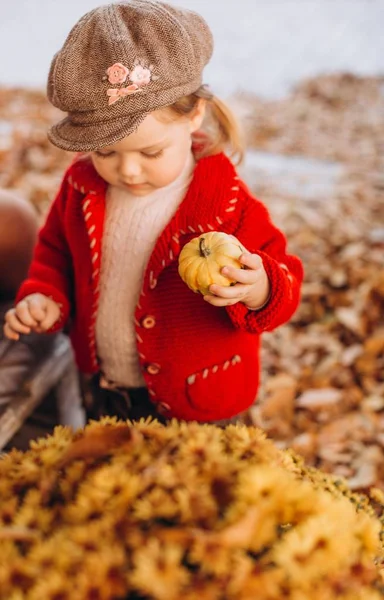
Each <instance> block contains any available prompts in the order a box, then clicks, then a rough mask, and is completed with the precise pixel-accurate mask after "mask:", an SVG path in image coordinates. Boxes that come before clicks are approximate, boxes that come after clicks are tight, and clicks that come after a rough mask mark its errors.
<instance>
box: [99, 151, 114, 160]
mask: <svg viewBox="0 0 384 600" xmlns="http://www.w3.org/2000/svg"><path fill="white" fill-rule="evenodd" d="M95 154H96V156H97V157H98V158H109V157H110V156H113V155H114V154H115V153H114V152H104V153H102V152H98V150H95Z"/></svg>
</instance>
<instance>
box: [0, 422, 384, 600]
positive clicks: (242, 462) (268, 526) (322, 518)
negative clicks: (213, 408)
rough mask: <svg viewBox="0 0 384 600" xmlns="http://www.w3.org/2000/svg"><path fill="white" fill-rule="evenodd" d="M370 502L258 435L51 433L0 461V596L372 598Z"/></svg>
mask: <svg viewBox="0 0 384 600" xmlns="http://www.w3.org/2000/svg"><path fill="white" fill-rule="evenodd" d="M382 501H383V497H382V495H381V493H380V492H379V491H376V492H375V494H373V498H372V500H369V499H368V497H367V496H363V495H357V494H353V493H351V492H350V491H349V489H348V487H347V485H346V483H345V482H344V481H343V480H341V479H336V478H332V477H331V476H326V475H324V474H322V473H321V472H320V471H317V470H315V469H308V468H306V467H305V466H304V465H303V463H302V461H301V459H299V458H298V457H297V456H296V455H295V454H294V453H292V452H290V451H281V450H278V449H277V448H276V446H275V445H274V444H273V443H272V442H271V441H270V440H268V439H266V438H265V435H264V434H263V433H262V432H261V431H260V430H259V429H257V428H247V427H245V426H229V427H227V428H226V429H219V428H217V427H214V426H208V425H198V424H196V423H190V424H183V423H182V424H177V423H176V422H173V423H171V424H169V425H168V426H163V425H160V424H159V423H157V422H156V421H155V422H140V423H137V424H135V425H132V424H130V423H122V422H120V423H118V422H116V421H115V420H114V419H104V420H103V421H102V422H100V423H96V422H94V423H91V424H90V425H88V426H87V427H86V428H85V430H84V431H81V432H79V433H76V434H73V433H72V432H71V431H70V430H69V429H65V428H57V429H56V430H55V433H54V435H53V436H51V437H47V438H44V439H43V438H42V439H40V440H37V441H35V442H32V444H31V449H30V450H29V451H28V452H26V453H22V452H20V451H17V450H14V451H12V452H11V453H10V454H9V455H6V456H5V457H4V458H3V460H1V461H0V599H1V600H21V599H22V598H25V599H27V600H35V599H36V600H42V599H44V600H67V599H68V600H86V599H89V600H97V599H100V600H109V599H132V600H133V599H136V600H138V599H142V600H144V599H148V600H150V599H151V600H152V599H153V600H178V599H180V598H183V599H185V600H192V599H193V600H196V598H199V599H201V600H204V599H207V600H214V599H215V600H232V599H233V600H251V599H256V598H257V600H281V599H282V598H284V599H287V600H309V599H310V600H324V599H327V600H333V599H335V600H336V598H337V600H359V599H361V600H379V599H380V598H383V597H384V582H383V579H382V578H381V577H380V561H381V559H382V558H383V548H382V546H381V545H380V536H383V531H384V527H383V524H384V520H383V518H382V517H380V514H381V513H382V510H383V508H384V507H383V504H380V502H382ZM380 519H381V520H380ZM380 557H381V558H380Z"/></svg>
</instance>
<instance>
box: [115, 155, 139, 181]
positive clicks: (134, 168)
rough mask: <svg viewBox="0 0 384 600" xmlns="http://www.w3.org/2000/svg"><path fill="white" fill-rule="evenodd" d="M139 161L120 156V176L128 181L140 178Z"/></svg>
mask: <svg viewBox="0 0 384 600" xmlns="http://www.w3.org/2000/svg"><path fill="white" fill-rule="evenodd" d="M140 173H141V166H140V161H139V160H138V158H136V157H135V156H132V155H131V156H122V157H121V160H120V176H121V177H122V178H123V179H126V180H128V181H130V180H132V179H135V178H136V177H138V176H140Z"/></svg>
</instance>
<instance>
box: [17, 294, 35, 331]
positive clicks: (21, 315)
mask: <svg viewBox="0 0 384 600" xmlns="http://www.w3.org/2000/svg"><path fill="white" fill-rule="evenodd" d="M14 312H15V315H16V317H17V319H18V320H19V321H20V323H22V324H23V325H26V326H27V327H36V325H37V321H36V319H34V318H33V316H32V315H31V313H30V309H29V304H28V302H27V301H26V300H22V301H21V302H19V303H18V304H17V305H16V307H15V309H14Z"/></svg>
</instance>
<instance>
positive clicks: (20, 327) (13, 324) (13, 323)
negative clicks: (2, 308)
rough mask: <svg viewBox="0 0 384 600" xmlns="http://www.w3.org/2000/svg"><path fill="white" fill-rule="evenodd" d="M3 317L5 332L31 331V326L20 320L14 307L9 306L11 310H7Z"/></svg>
mask: <svg viewBox="0 0 384 600" xmlns="http://www.w3.org/2000/svg"><path fill="white" fill-rule="evenodd" d="M5 319H6V325H7V332H14V333H31V328H30V327H28V325H25V324H24V323H22V322H21V321H20V319H19V318H18V316H17V314H16V310H15V309H14V308H11V310H9V311H8V312H7V313H6V315H5ZM11 339H18V337H17V338H15V337H12V338H11Z"/></svg>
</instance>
